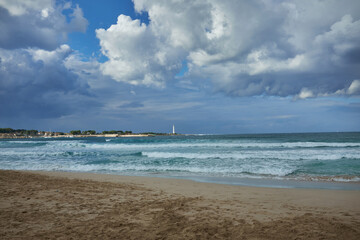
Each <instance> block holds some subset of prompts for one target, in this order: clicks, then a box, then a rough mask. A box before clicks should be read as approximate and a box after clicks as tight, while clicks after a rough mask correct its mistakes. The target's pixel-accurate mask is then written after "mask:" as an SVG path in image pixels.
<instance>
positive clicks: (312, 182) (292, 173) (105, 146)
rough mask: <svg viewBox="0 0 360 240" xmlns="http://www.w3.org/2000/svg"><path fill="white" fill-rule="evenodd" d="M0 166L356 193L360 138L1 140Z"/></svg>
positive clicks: (359, 135) (266, 136)
mask: <svg viewBox="0 0 360 240" xmlns="http://www.w3.org/2000/svg"><path fill="white" fill-rule="evenodd" d="M0 169H5V170H36V171H66V172H86V173H102V174H115V175H130V176H150V177H162V178H181V179H190V180H195V181H200V182H213V183H220V184H231V185H248V186H260V187H290V188H292V187H294V188H330V189H358V190H360V133H359V132H346V133H288V134H240V135H235V134H234V135H174V136H172V135H167V136H154V137H121V138H103V137H91V138H90V137H89V138H28V139H0Z"/></svg>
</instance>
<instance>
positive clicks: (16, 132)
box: [0, 128, 178, 138]
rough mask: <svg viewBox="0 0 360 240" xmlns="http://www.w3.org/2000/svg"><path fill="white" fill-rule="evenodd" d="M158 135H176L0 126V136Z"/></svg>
mask: <svg viewBox="0 0 360 240" xmlns="http://www.w3.org/2000/svg"><path fill="white" fill-rule="evenodd" d="M160 135H178V134H176V133H155V132H143V133H133V132H132V131H122V130H110V131H102V132H101V133H98V132H96V131H95V130H86V131H81V130H72V131H70V132H68V133H66V132H52V131H38V130H33V129H32V130H27V129H12V128H0V138H61V137H69V138H73V137H151V136H160Z"/></svg>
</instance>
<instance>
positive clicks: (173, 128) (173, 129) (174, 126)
mask: <svg viewBox="0 0 360 240" xmlns="http://www.w3.org/2000/svg"><path fill="white" fill-rule="evenodd" d="M172 134H175V125H173V132H172Z"/></svg>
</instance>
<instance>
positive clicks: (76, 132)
mask: <svg viewBox="0 0 360 240" xmlns="http://www.w3.org/2000/svg"><path fill="white" fill-rule="evenodd" d="M70 133H71V134H72V135H80V134H81V131H80V130H72V131H70Z"/></svg>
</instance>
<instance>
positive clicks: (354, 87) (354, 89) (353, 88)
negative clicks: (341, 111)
mask: <svg viewBox="0 0 360 240" xmlns="http://www.w3.org/2000/svg"><path fill="white" fill-rule="evenodd" d="M347 94H360V80H354V81H353V82H352V83H351V84H350V86H349V88H348V90H347Z"/></svg>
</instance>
